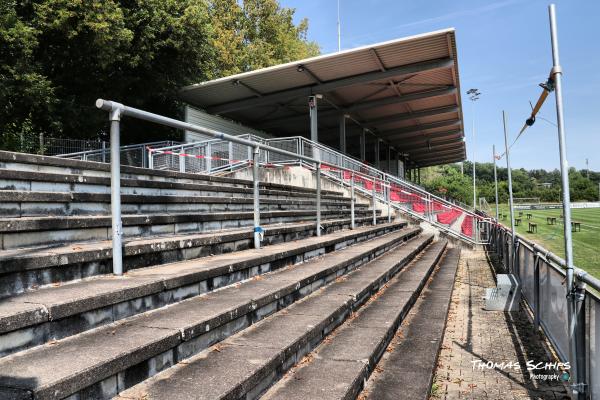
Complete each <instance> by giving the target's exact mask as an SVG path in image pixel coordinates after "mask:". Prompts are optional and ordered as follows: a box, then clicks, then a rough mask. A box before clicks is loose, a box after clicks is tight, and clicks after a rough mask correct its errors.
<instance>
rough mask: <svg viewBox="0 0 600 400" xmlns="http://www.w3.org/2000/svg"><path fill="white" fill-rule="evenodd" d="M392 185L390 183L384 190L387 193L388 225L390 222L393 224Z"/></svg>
mask: <svg viewBox="0 0 600 400" xmlns="http://www.w3.org/2000/svg"><path fill="white" fill-rule="evenodd" d="M391 187H392V186H391V184H390V183H389V182H388V185H387V187H386V186H384V188H385V189H384V190H385V191H386V192H385V193H386V201H387V213H388V218H387V222H388V224H389V223H390V222H392V203H391V199H390V189H391Z"/></svg>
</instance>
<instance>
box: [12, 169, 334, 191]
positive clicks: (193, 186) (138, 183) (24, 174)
mask: <svg viewBox="0 0 600 400" xmlns="http://www.w3.org/2000/svg"><path fill="white" fill-rule="evenodd" d="M2 179H4V180H12V181H14V180H17V181H27V182H32V181H33V182H44V183H46V182H49V183H63V184H65V183H66V184H78V185H81V186H82V187H85V185H97V186H105V187H108V188H109V187H110V177H107V176H106V177H105V176H89V175H78V174H56V173H51V172H42V171H35V172H33V171H19V170H7V169H0V180H2ZM201 182H202V181H201ZM238 185H239V183H238ZM121 187H122V188H123V187H133V188H151V189H154V188H155V189H179V190H196V191H215V192H245V193H252V191H253V189H252V182H249V181H244V185H243V186H226V185H223V184H222V182H221V184H215V183H208V182H207V183H188V182H173V181H164V180H163V181H160V180H150V179H128V178H121ZM260 190H261V192H264V193H271V194H278V193H282V194H287V193H295V194H302V195H307V194H314V192H315V189H310V188H304V187H298V186H292V185H283V184H271V183H268V182H260ZM321 193H322V194H323V195H327V196H330V195H331V196H341V195H342V193H341V192H336V191H332V190H322V191H321Z"/></svg>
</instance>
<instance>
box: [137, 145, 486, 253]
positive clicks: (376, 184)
mask: <svg viewBox="0 0 600 400" xmlns="http://www.w3.org/2000/svg"><path fill="white" fill-rule="evenodd" d="M238 138H243V139H244V140H250V141H253V142H257V143H261V144H265V145H268V146H270V147H271V148H276V149H279V150H284V151H285V154H282V153H281V152H277V151H274V150H268V149H266V150H262V151H260V154H259V160H260V163H261V165H263V166H277V165H304V166H306V167H308V168H311V169H312V166H313V165H314V163H308V164H307V163H303V162H302V157H312V158H315V159H316V158H317V157H318V159H319V160H320V163H321V165H322V168H321V174H323V175H324V176H326V177H327V178H329V179H332V180H335V181H336V182H337V183H339V184H341V185H343V186H346V187H348V188H350V187H351V186H352V187H353V188H354V189H355V190H358V191H359V192H361V193H362V194H363V195H364V196H367V197H371V198H372V199H373V200H375V201H379V202H381V203H383V204H386V205H387V206H388V208H389V209H390V210H391V209H396V210H401V211H403V212H405V213H407V214H409V215H411V216H412V217H413V218H415V219H418V220H421V221H427V222H428V223H430V224H432V225H434V226H436V227H437V228H438V229H440V230H441V231H443V232H445V233H447V234H449V235H451V236H455V237H458V238H460V239H462V240H466V241H468V242H470V243H485V242H487V239H488V237H489V226H488V225H489V223H490V222H491V219H489V218H486V217H484V216H480V215H477V214H474V213H473V211H472V210H471V209H469V208H467V207H465V206H463V205H460V204H456V203H452V202H449V201H448V200H446V199H443V198H441V197H439V196H436V195H433V194H431V193H429V192H427V191H426V190H425V189H423V188H422V187H420V186H418V185H416V184H414V183H412V182H408V181H406V180H404V179H402V178H400V177H397V176H394V175H391V174H388V173H385V172H383V171H381V170H379V169H377V168H374V167H372V166H370V165H367V164H365V163H363V162H361V161H358V160H356V159H354V158H352V157H349V156H348V155H346V154H343V153H340V152H338V151H337V150H335V149H332V148H330V147H327V146H325V145H323V144H321V143H317V142H313V141H311V140H309V139H306V138H304V137H301V136H293V137H285V138H273V139H264V138H260V137H257V136H254V135H249V134H247V135H242V136H238ZM148 159H149V160H150V165H151V168H155V169H168V170H174V171H180V172H194V173H208V174H210V173H217V172H224V171H232V170H234V169H236V168H241V167H248V166H249V165H251V161H252V153H251V151H249V147H248V146H247V145H240V144H237V143H233V142H231V141H229V140H222V139H212V140H206V141H202V142H195V143H186V144H182V145H177V146H168V147H163V148H157V147H151V146H149V147H148Z"/></svg>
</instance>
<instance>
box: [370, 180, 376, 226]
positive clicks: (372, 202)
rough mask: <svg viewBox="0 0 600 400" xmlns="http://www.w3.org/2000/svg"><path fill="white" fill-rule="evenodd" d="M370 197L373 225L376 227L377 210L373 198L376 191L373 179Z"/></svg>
mask: <svg viewBox="0 0 600 400" xmlns="http://www.w3.org/2000/svg"><path fill="white" fill-rule="evenodd" d="M371 195H372V196H373V199H372V201H371V207H372V208H373V225H377V210H376V209H375V204H376V203H375V196H376V195H377V191H376V190H375V178H373V190H372V192H371Z"/></svg>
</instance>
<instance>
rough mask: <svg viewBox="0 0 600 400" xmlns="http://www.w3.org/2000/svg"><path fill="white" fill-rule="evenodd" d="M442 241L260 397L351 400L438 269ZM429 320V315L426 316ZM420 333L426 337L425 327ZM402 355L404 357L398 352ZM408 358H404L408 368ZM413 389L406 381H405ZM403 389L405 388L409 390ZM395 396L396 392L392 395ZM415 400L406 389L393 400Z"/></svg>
mask: <svg viewBox="0 0 600 400" xmlns="http://www.w3.org/2000/svg"><path fill="white" fill-rule="evenodd" d="M445 247H446V242H445V241H442V242H437V243H436V244H434V245H432V246H431V247H430V248H428V249H427V251H426V252H425V254H424V255H423V256H422V257H421V258H419V259H418V260H417V261H414V263H413V265H411V268H407V269H406V270H405V271H403V272H402V273H400V274H399V275H398V276H397V277H395V278H394V279H392V280H391V281H390V282H389V283H388V285H387V287H386V288H384V289H383V290H382V291H381V292H380V293H379V296H377V297H376V298H374V299H373V300H372V301H371V302H370V303H367V305H365V307H363V308H362V309H361V310H360V311H359V312H358V313H357V314H356V315H355V316H354V318H352V320H351V321H350V322H348V323H346V324H344V325H343V326H341V327H340V328H339V329H337V330H336V331H334V332H333V333H332V334H331V335H330V336H329V337H328V338H327V340H326V341H325V342H324V343H323V344H322V345H320V346H319V347H317V349H316V350H315V351H314V352H313V353H311V354H310V355H309V356H308V357H307V359H306V360H305V362H303V363H301V364H300V365H298V366H296V367H295V368H294V369H293V370H292V372H291V373H288V374H287V375H286V376H285V378H284V379H283V380H281V381H280V382H278V383H277V384H276V385H275V386H273V387H272V388H271V389H270V390H269V391H268V392H267V393H266V394H265V396H264V397H263V398H264V399H268V400H278V399H285V400H296V399H321V400H334V399H336V400H337V399H340V400H341V399H354V398H356V397H357V395H358V393H359V392H360V390H361V388H362V386H363V384H364V382H365V380H366V379H367V378H368V376H369V375H370V374H371V373H372V372H373V370H374V368H375V366H376V365H377V362H378V361H379V359H380V358H381V356H382V354H383V353H384V351H385V349H386V347H387V346H388V344H389V343H390V341H391V340H392V338H393V337H394V335H395V333H396V330H397V329H398V327H399V326H400V324H401V323H402V321H403V319H404V317H405V316H406V314H407V313H408V311H409V310H410V308H411V307H412V305H413V303H414V302H415V300H416V299H417V297H418V296H419V294H420V293H421V290H422V289H423V287H424V286H425V283H426V282H427V280H428V278H429V276H430V275H431V272H432V270H433V269H434V268H435V266H436V265H437V263H438V261H439V259H440V257H441V256H442V253H443V252H444V249H445ZM424 317H425V318H428V317H429V315H424ZM422 328H423V329H424V330H423V331H421V334H426V329H427V327H425V326H423V327H422ZM401 355H402V357H404V356H405V354H401ZM412 361H413V359H411V358H404V363H405V364H406V365H407V367H409V368H410V367H412ZM405 383H406V385H407V386H411V383H410V381H408V380H406V381H405ZM404 389H405V390H409V389H408V388H407V387H405V388H404ZM396 394H397V393H396ZM402 398H406V399H413V398H414V397H411V396H406V391H405V392H404V393H402V394H401V395H400V396H396V397H394V399H402Z"/></svg>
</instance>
